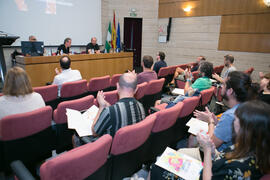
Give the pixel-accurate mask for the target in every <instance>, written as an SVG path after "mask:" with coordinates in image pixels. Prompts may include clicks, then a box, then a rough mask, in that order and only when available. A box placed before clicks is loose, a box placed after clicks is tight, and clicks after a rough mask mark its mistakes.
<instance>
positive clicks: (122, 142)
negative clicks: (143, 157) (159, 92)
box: [111, 114, 156, 155]
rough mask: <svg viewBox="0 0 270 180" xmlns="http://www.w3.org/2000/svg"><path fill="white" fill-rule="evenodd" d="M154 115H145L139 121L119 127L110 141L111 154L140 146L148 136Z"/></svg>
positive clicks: (128, 150)
mask: <svg viewBox="0 0 270 180" xmlns="http://www.w3.org/2000/svg"><path fill="white" fill-rule="evenodd" d="M155 120H156V115H155V114H152V115H150V116H147V117H146V118H145V119H144V120H142V121H141V122H138V123H136V124H133V125H129V126H125V127H122V128H121V129H119V130H118V131H117V132H116V134H115V136H114V138H113V142H112V148H111V154H113V155H120V154H123V153H127V152H130V151H132V150H135V149H137V148H138V147H140V146H141V145H142V144H143V143H144V142H145V141H146V140H147V138H148V137H149V135H150V133H151V130H152V127H153V125H154V122H155Z"/></svg>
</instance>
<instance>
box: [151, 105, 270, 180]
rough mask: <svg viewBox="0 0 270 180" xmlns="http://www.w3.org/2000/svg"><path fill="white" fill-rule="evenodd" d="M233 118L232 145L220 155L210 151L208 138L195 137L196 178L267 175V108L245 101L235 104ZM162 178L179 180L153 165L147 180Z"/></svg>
mask: <svg viewBox="0 0 270 180" xmlns="http://www.w3.org/2000/svg"><path fill="white" fill-rule="evenodd" d="M234 115H235V120H234V121H233V130H234V132H235V135H236V137H235V143H234V145H232V146H230V147H228V148H227V149H226V150H224V151H222V152H221V153H216V152H215V151H214V148H215V145H214V143H213V141H212V139H211V137H210V136H208V135H204V134H198V135H197V139H198V142H199V143H200V147H202V149H203V152H204V159H203V171H202V172H201V174H200V179H203V180H210V179H260V178H261V177H262V175H263V174H267V173H269V172H270V159H269V157H270V151H269V144H270V141H269V140H270V134H269V129H270V106H269V105H268V104H266V103H264V102H262V101H249V102H245V103H243V104H241V105H239V107H238V108H237V109H236V111H235V113H234ZM179 151H180V152H181V151H182V150H181V149H180V150H179ZM187 151H188V152H189V154H190V155H192V156H194V157H200V154H199V150H198V148H197V149H194V148H193V149H192V148H190V149H186V152H187ZM182 152H183V151H182ZM192 153H193V154H192ZM212 157H213V159H212ZM166 177H174V179H177V180H178V179H181V178H179V177H177V176H176V175H174V174H172V173H170V172H168V171H165V170H164V169H162V168H159V167H157V166H155V165H153V167H152V170H151V179H154V180H161V179H163V180H164V179H166Z"/></svg>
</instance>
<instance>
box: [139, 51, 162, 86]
mask: <svg viewBox="0 0 270 180" xmlns="http://www.w3.org/2000/svg"><path fill="white" fill-rule="evenodd" d="M142 67H143V72H141V73H139V74H138V76H137V77H138V84H141V83H143V82H149V81H151V80H156V79H157V73H156V72H155V71H153V70H152V67H153V58H152V56H148V55H146V56H143V62H142Z"/></svg>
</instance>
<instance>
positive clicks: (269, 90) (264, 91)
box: [259, 73, 270, 104]
mask: <svg viewBox="0 0 270 180" xmlns="http://www.w3.org/2000/svg"><path fill="white" fill-rule="evenodd" d="M260 90H261V92H260V94H259V99H260V100H262V101H264V102H266V103H268V104H270V73H268V74H265V75H264V76H263V77H262V79H261V83H260Z"/></svg>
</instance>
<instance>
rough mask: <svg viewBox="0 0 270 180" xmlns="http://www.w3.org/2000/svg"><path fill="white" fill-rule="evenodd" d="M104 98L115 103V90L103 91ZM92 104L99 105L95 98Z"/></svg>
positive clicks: (116, 93)
mask: <svg viewBox="0 0 270 180" xmlns="http://www.w3.org/2000/svg"><path fill="white" fill-rule="evenodd" d="M104 96H105V100H106V101H107V102H108V103H110V104H111V105H113V104H115V103H116V102H117V101H118V100H119V96H118V92H117V90H114V91H108V92H104ZM94 105H96V106H99V104H98V102H97V99H95V100H94Z"/></svg>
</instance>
